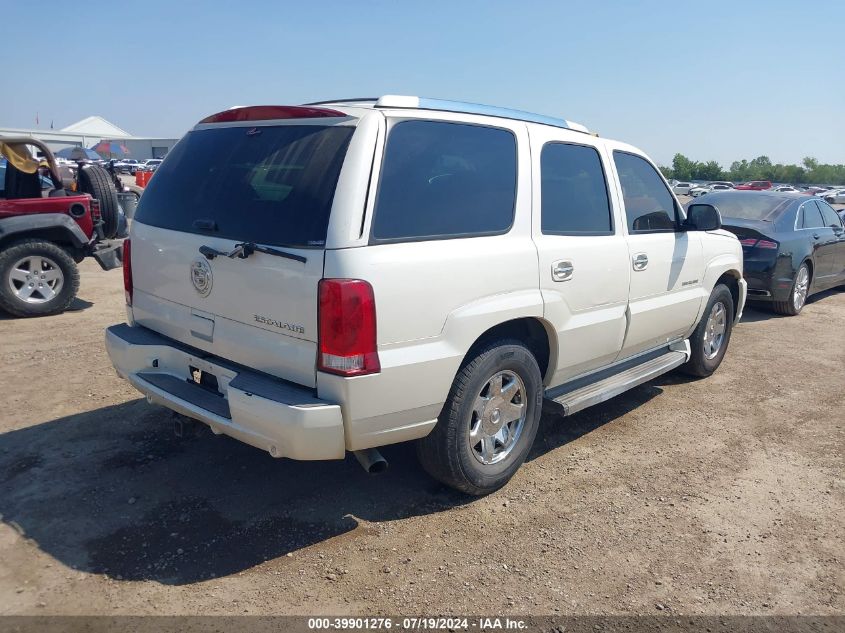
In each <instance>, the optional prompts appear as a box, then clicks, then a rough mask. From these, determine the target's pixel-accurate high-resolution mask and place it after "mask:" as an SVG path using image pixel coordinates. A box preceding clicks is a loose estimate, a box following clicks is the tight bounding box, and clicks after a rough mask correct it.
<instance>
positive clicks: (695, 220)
mask: <svg viewBox="0 0 845 633" xmlns="http://www.w3.org/2000/svg"><path fill="white" fill-rule="evenodd" d="M684 226H685V227H686V228H687V230H690V231H715V230H716V229H720V228H722V216H721V214H720V213H719V210H718V209H717V208H716V207H714V206H713V205H712V204H691V205H690V206H689V207H687V219H686V221H685V222H684Z"/></svg>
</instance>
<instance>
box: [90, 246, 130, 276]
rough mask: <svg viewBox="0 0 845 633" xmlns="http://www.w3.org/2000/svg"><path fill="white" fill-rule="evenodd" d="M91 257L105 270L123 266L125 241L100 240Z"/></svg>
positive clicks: (92, 250)
mask: <svg viewBox="0 0 845 633" xmlns="http://www.w3.org/2000/svg"><path fill="white" fill-rule="evenodd" d="M91 255H92V256H93V257H94V259H96V260H97V263H98V264H99V265H100V268H102V269H103V270H113V269H115V268H120V267H121V266H123V240H122V239H118V240H100V241H99V242H97V243H96V244H95V245H94V246H93V248H92V249H91Z"/></svg>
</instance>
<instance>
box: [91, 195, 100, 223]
mask: <svg viewBox="0 0 845 633" xmlns="http://www.w3.org/2000/svg"><path fill="white" fill-rule="evenodd" d="M90 203H91V217H92V218H94V221H95V222H97V221H99V220H100V219H101V216H100V201H99V200H97V199H96V198H91V200H90Z"/></svg>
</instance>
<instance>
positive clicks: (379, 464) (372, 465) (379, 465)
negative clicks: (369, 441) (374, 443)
mask: <svg viewBox="0 0 845 633" xmlns="http://www.w3.org/2000/svg"><path fill="white" fill-rule="evenodd" d="M352 454H353V455H355V458H356V459H357V460H358V463H360V464H361V466H362V467H363V468H364V470H366V471H367V472H368V473H370V474H371V475H374V474H376V473H383V472H384V471H385V470H387V460H386V459H385V458H384V457H383V456H382V454H381V453H379V452H378V450H376V449H375V448H367V449H364V450H362V451H352Z"/></svg>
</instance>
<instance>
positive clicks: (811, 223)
mask: <svg viewBox="0 0 845 633" xmlns="http://www.w3.org/2000/svg"><path fill="white" fill-rule="evenodd" d="M802 210H803V228H805V229H818V228H821V227H823V226H824V222H823V221H822V214H821V212H820V211H819V208H818V206H817V205H816V203H815V201H812V200H811V201H810V202H807V203H805V204H804V206H803V207H802Z"/></svg>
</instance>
